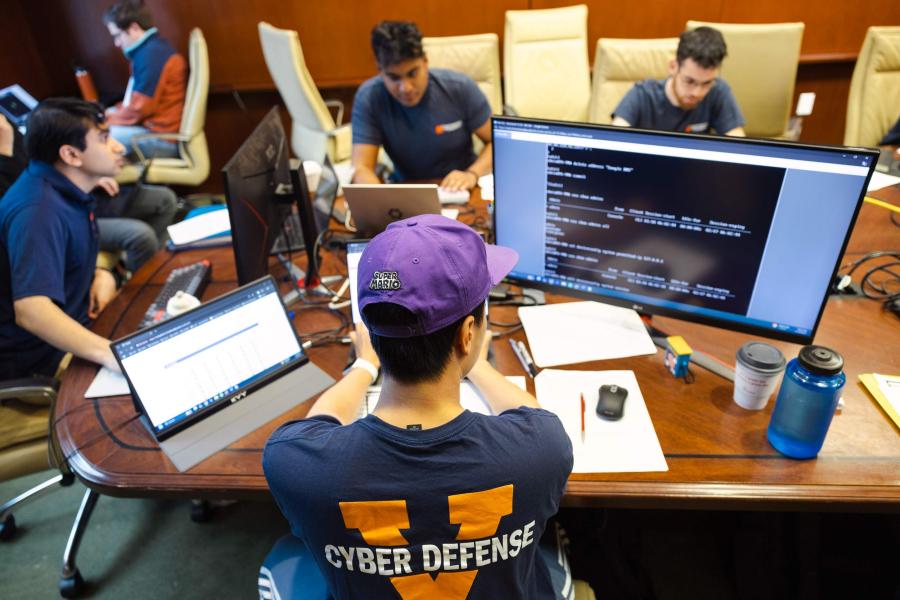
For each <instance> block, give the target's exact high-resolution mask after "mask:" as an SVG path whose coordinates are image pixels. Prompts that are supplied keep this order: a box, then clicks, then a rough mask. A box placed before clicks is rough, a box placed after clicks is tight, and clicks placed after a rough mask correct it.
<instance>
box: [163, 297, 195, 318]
mask: <svg viewBox="0 0 900 600" xmlns="http://www.w3.org/2000/svg"><path fill="white" fill-rule="evenodd" d="M198 306H200V300H199V299H198V298H197V297H195V296H191V295H190V294H187V293H185V292H181V291H178V292H175V295H174V296H172V297H171V298H169V301H168V302H167V303H166V314H167V315H169V316H170V317H174V316H176V315H180V314H181V313H183V312H187V311H189V310H191V309H192V308H196V307H198Z"/></svg>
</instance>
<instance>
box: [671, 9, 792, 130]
mask: <svg viewBox="0 0 900 600" xmlns="http://www.w3.org/2000/svg"><path fill="white" fill-rule="evenodd" d="M702 25H706V26H709V27H713V28H715V29H718V30H719V31H720V32H722V37H724V38H725V44H726V45H727V46H728V56H727V57H726V58H725V62H723V63H722V72H721V76H722V79H724V80H725V81H727V82H728V85H730V86H731V89H732V91H733V92H734V97H735V98H736V99H737V103H738V106H740V107H741V112H743V113H744V118H745V119H746V120H747V123H746V124H745V125H744V131H746V133H747V135H749V136H754V137H783V136H785V135H786V133H787V127H788V121H789V120H790V117H791V105H792V103H793V101H794V84H795V82H796V80H797V64H798V63H799V61H800V44H801V42H802V41H803V29H804V24H803V23H763V24H744V23H707V22H703V21H688V22H687V29H689V30H690V29H696V28H697V27H700V26H702Z"/></svg>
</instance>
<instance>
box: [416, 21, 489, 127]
mask: <svg viewBox="0 0 900 600" xmlns="http://www.w3.org/2000/svg"><path fill="white" fill-rule="evenodd" d="M422 46H423V48H424V49H425V55H426V56H427V57H428V66H429V67H437V68H440V69H451V70H453V71H459V72H460V73H465V74H466V75H468V76H469V77H471V78H472V80H473V81H474V82H475V83H477V84H478V87H479V88H480V89H481V91H482V92H484V95H485V96H486V97H487V99H488V103H489V104H490V105H491V112H493V113H494V114H495V115H499V114H501V113H502V112H503V90H502V89H501V87H500V41H499V38H498V37H497V34H496V33H479V34H475V35H453V36H448V37H423V38H422Z"/></svg>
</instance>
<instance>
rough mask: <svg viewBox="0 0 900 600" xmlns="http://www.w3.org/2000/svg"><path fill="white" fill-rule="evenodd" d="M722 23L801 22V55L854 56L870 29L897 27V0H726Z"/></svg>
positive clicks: (899, 19)
mask: <svg viewBox="0 0 900 600" xmlns="http://www.w3.org/2000/svg"><path fill="white" fill-rule="evenodd" d="M721 20H722V21H723V22H728V23H767V22H768V23H776V22H782V21H803V22H804V23H806V30H805V31H804V32H803V46H802V47H801V49H800V52H801V54H805V55H810V54H812V55H815V54H846V53H850V54H854V55H855V54H857V53H858V52H859V49H860V47H862V42H863V38H865V36H866V30H867V29H868V28H869V27H870V26H872V25H900V2H898V1H897V0H862V1H852V0H840V1H831V2H813V1H810V0H805V1H802V2H801V1H793V2H791V1H785V0H754V1H753V2H741V1H740V0H728V1H727V2H725V3H724V6H723V10H722V18H721Z"/></svg>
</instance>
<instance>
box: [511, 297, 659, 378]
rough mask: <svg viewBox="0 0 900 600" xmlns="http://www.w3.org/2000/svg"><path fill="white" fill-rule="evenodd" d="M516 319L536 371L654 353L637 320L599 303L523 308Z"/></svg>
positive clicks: (632, 314)
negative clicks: (523, 330) (537, 367)
mask: <svg viewBox="0 0 900 600" xmlns="http://www.w3.org/2000/svg"><path fill="white" fill-rule="evenodd" d="M519 319H521V320H522V325H523V326H524V327H525V334H526V335H527V336H528V346H529V348H531V355H532V356H533V357H534V362H535V364H536V365H537V366H539V367H555V366H557V365H571V364H575V363H580V362H587V361H591V360H607V359H611V358H622V357H625V356H641V355H644V354H654V353H656V346H654V345H653V340H652V339H650V335H649V334H648V333H647V329H646V328H645V327H644V324H643V322H642V321H641V318H640V317H639V316H638V314H637V313H636V312H634V311H633V310H631V309H630V308H619V307H617V306H610V305H608V304H602V303H600V302H565V303H560V304H546V305H544V306H523V307H521V308H520V309H519Z"/></svg>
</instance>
